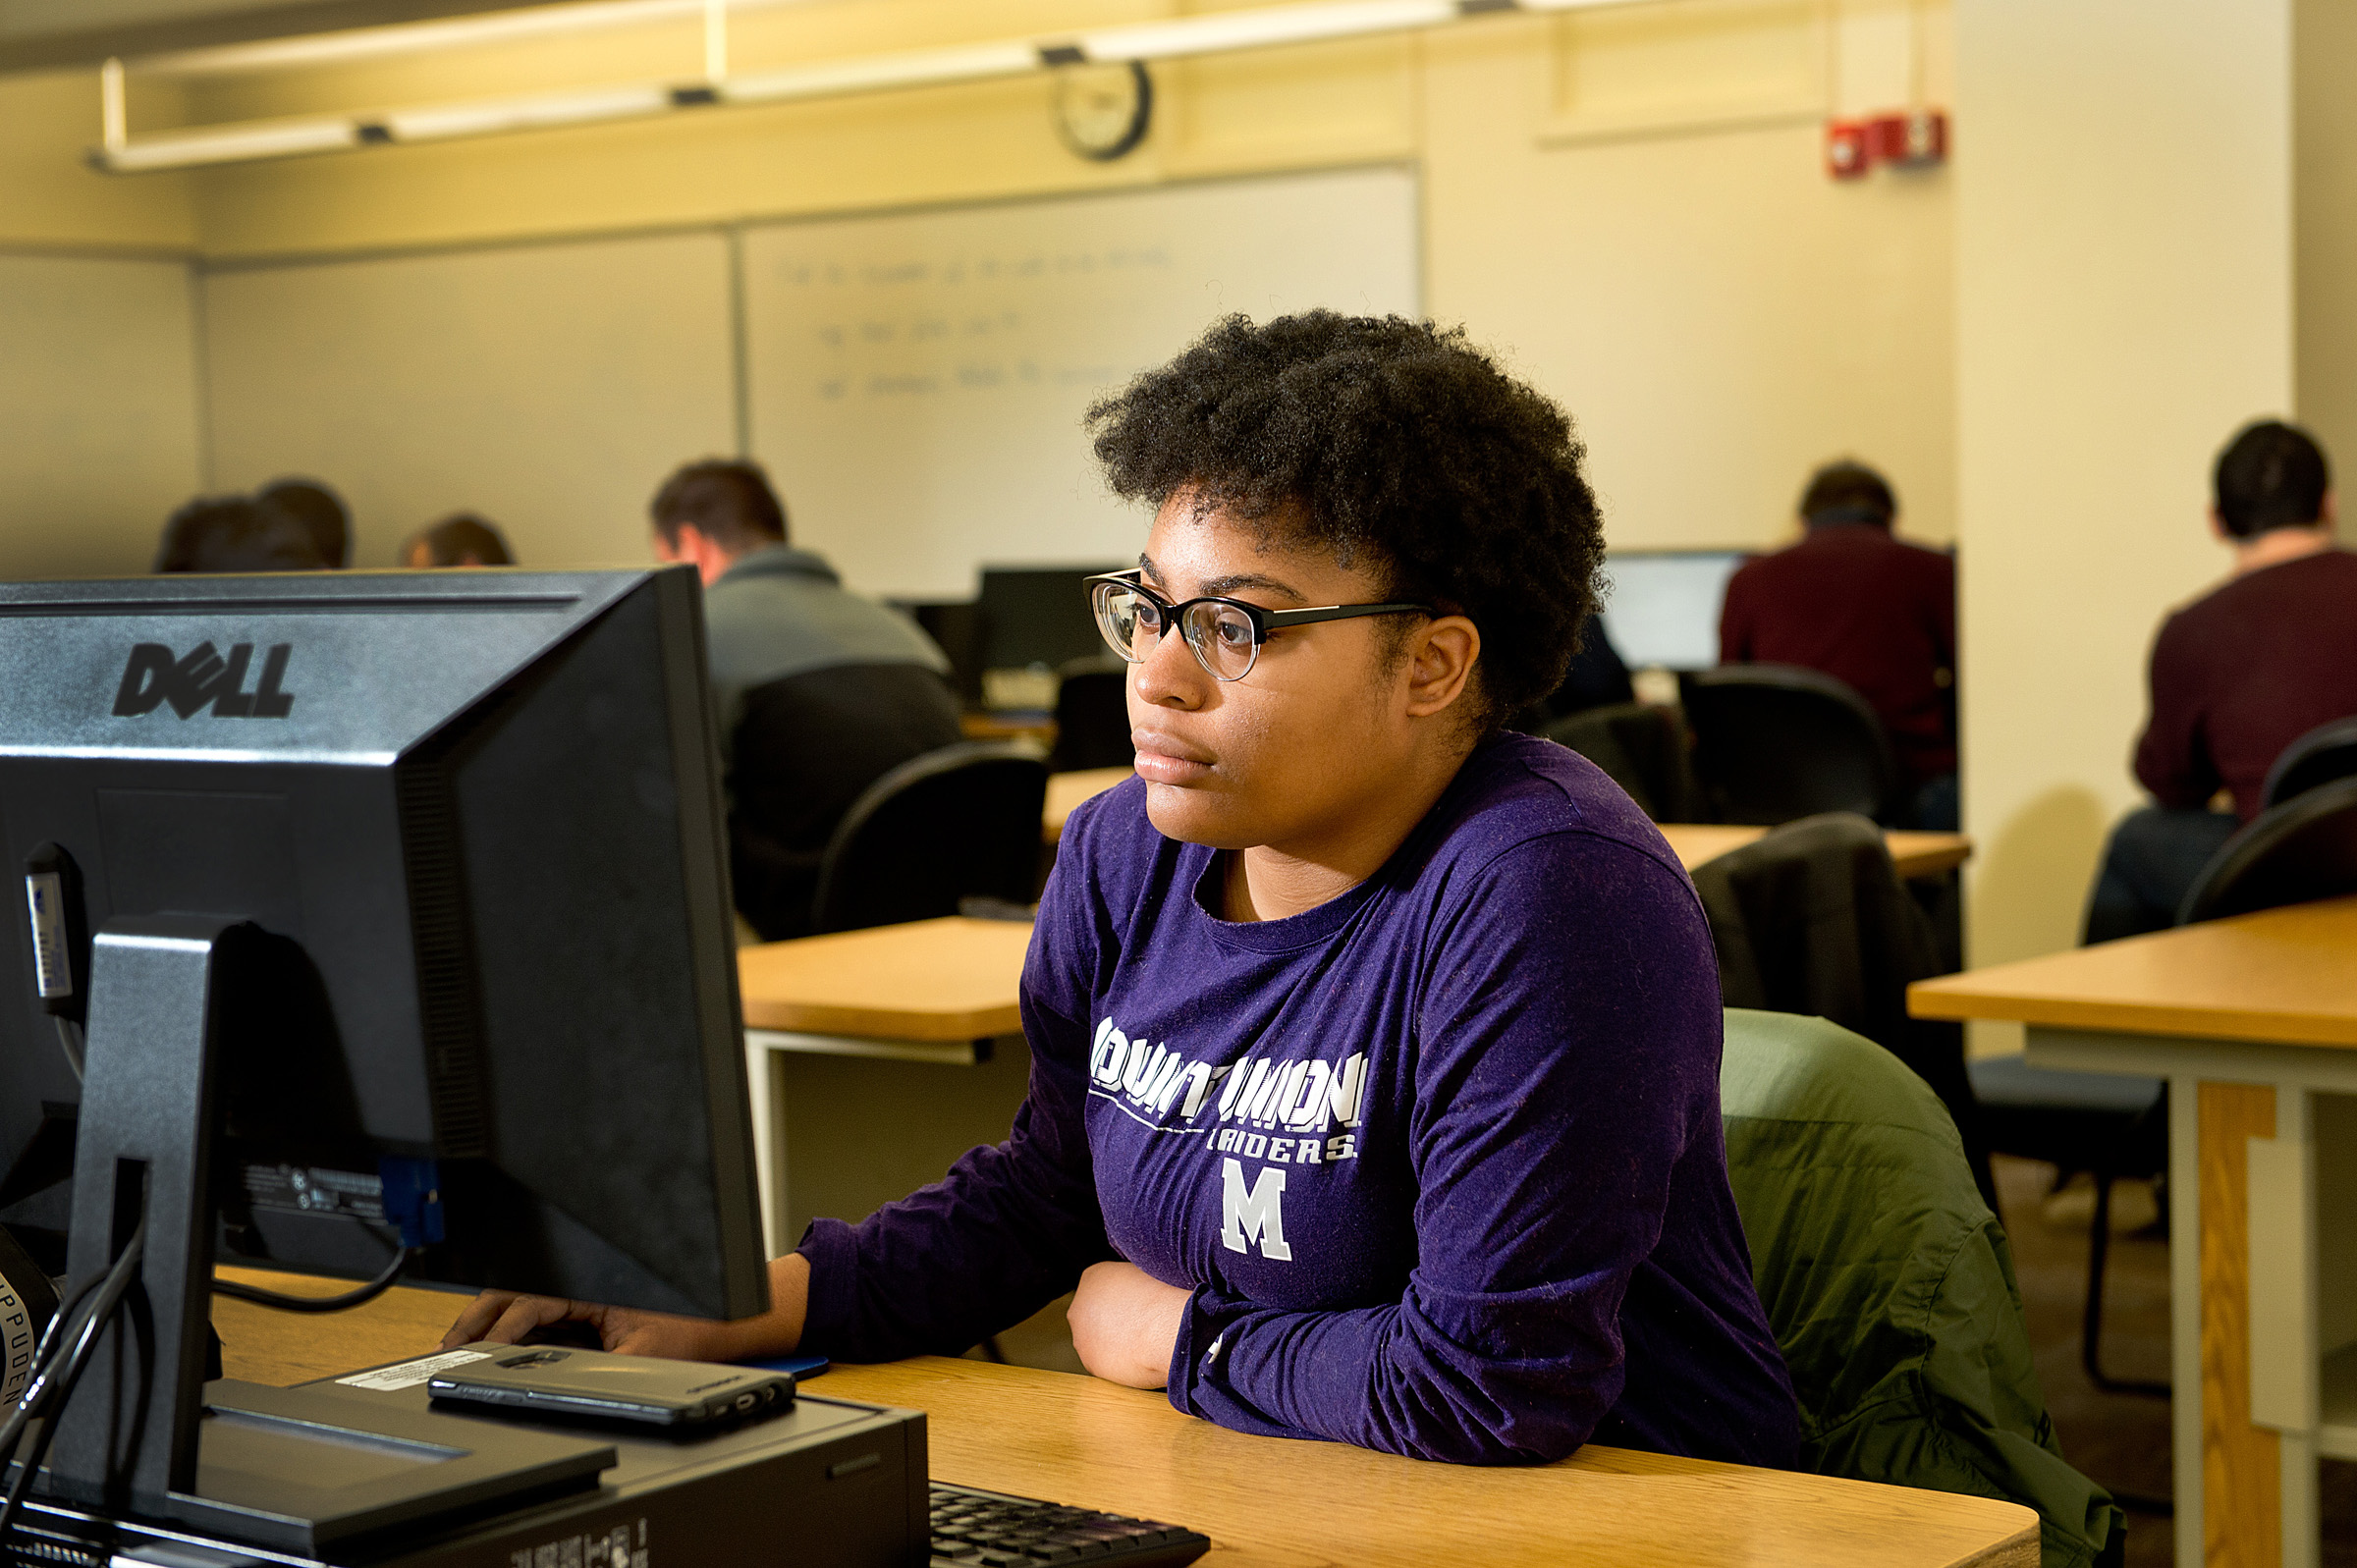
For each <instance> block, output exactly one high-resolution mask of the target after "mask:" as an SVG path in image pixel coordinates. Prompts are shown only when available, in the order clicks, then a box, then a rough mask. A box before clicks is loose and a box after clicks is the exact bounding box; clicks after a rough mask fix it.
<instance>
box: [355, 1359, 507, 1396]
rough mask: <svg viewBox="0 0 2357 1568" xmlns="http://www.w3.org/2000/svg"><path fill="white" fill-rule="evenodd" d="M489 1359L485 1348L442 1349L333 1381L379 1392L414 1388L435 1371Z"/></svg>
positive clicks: (446, 1370)
mask: <svg viewBox="0 0 2357 1568" xmlns="http://www.w3.org/2000/svg"><path fill="white" fill-rule="evenodd" d="M490 1359H491V1352H490V1351H488V1350H445V1351H444V1352H442V1354H440V1355H438V1356H420V1357H418V1358H417V1359H416V1360H415V1361H403V1362H397V1363H395V1364H394V1365H392V1366H390V1367H379V1368H377V1369H376V1371H374V1372H356V1373H354V1374H353V1375H352V1376H351V1377H349V1378H338V1379H336V1381H338V1382H340V1383H343V1384H345V1385H346V1386H347V1387H351V1388H374V1389H376V1390H377V1391H379V1392H380V1393H391V1392H393V1391H394V1390H395V1389H397V1388H414V1387H416V1386H417V1385H418V1384H419V1383H421V1382H423V1381H425V1380H426V1379H428V1378H431V1377H432V1376H433V1375H434V1374H435V1373H437V1372H448V1371H449V1370H450V1369H451V1368H453V1367H464V1366H466V1363H468V1362H470V1361H489V1360H490Z"/></svg>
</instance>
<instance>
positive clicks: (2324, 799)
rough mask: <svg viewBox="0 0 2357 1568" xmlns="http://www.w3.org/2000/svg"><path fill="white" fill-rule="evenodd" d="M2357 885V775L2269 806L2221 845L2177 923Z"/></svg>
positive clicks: (2244, 911) (2328, 894) (2181, 906)
mask: <svg viewBox="0 0 2357 1568" xmlns="http://www.w3.org/2000/svg"><path fill="white" fill-rule="evenodd" d="M2344 892H2357V778H2350V779H2336V780H2333V781H2332V782H2331V783H2330V784H2318V785H2317V786H2316V787H2314V788H2312V789H2308V790H2305V791H2303V792H2301V793H2299V794H2297V795H2294V796H2292V797H2291V798H2290V799H2288V800H2286V801H2284V802H2283V804H2281V805H2279V806H2273V807H2270V808H2269V809H2268V810H2266V811H2262V812H2261V813H2259V815H2258V816H2256V817H2254V818H2252V819H2251V821H2249V822H2248V823H2246V824H2244V825H2243V828H2242V830H2241V831H2240V832H2238V833H2236V834H2235V835H2234V837H2233V838H2228V839H2227V840H2226V841H2225V843H2224V844H2222V845H2220V848H2219V851H2218V853H2217V854H2215V855H2212V856H2211V857H2210V863H2209V864H2208V865H2206V866H2204V867H2203V868H2202V874H2201V876H2199V877H2198V878H2196V879H2195V880H2194V884H2193V887H2192V889H2191V890H2190V891H2189V892H2187V893H2186V894H2185V901H2184V902H2183V903H2182V904H2179V905H2178V906H2177V924H2178V925H2180V926H2189V925H2192V924H2193V923H2194V922H2195V921H2198V920H2217V919H2220V918H2222V917H2223V916H2226V915H2241V914H2249V913H2250V912H2251V911H2252V910H2254V909H2273V908H2275V907H2276V906H2277V905H2279V904H2287V903H2306V902H2307V901H2308V900H2310V899H2312V898H2330V897H2333V896H2334V895H2336V894H2339V893H2344Z"/></svg>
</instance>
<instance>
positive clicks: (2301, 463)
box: [2211, 419, 2332, 539]
mask: <svg viewBox="0 0 2357 1568" xmlns="http://www.w3.org/2000/svg"><path fill="white" fill-rule="evenodd" d="M2211 482H2212V493H2213V496H2214V499H2215V501H2216V503H2217V507H2218V520H2219V523H2220V526H2221V527H2223V528H2224V529H2225V530H2226V532H2227V533H2229V534H2231V535H2233V536H2234V537H2235V538H2237V539H2255V538H2257V537H2258V536H2259V535H2261V534H2263V533H2269V532H2272V531H2273V530H2275V529H2276V528H2312V527H2314V526H2316V524H2317V523H2318V522H2319V521H2321V520H2322V519H2323V517H2324V513H2325V493H2326V492H2327V491H2329V490H2330V489H2331V488H2332V475H2331V470H2330V467H2329V465H2328V464H2327V463H2326V461H2325V454H2324V449H2323V448H2321V447H2319V446H2318V445H2317V444H2316V442H2315V441H2314V440H2313V439H2311V438H2310V436H2309V435H2308V433H2307V432H2306V431H2305V430H2302V429H2300V428H2299V427H2298V426H2297V425H2288V424H2285V423H2284V422H2283V421H2281V420H2280V419H2262V420H2260V421H2258V422H2257V423H2256V424H2251V425H2246V426H2244V427H2243V429H2242V431H2241V432H2240V433H2239V434H2238V435H2236V436H2235V438H2234V439H2233V440H2232V441H2231V442H2229V443H2227V445H2226V450H2225V451H2223V452H2221V453H2220V454H2219V455H2218V468H2217V470H2216V472H2215V473H2214V474H2213V475H2212V481H2211Z"/></svg>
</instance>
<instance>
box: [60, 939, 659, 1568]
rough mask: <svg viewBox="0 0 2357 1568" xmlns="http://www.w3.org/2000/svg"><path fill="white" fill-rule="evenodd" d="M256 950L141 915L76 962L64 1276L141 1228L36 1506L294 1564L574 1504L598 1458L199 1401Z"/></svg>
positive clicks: (101, 1264)
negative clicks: (567, 1497) (370, 1540)
mask: <svg viewBox="0 0 2357 1568" xmlns="http://www.w3.org/2000/svg"><path fill="white" fill-rule="evenodd" d="M258 936H259V933H258V931H257V930H256V928H254V927H253V926H251V925H248V924H247V923H245V922H243V921H241V920H238V919H235V918H232V917H226V916H216V915H156V916H148V917H143V918H139V919H123V920H114V921H110V922H108V923H107V924H106V925H105V926H104V927H103V928H102V929H101V930H100V931H99V932H98V934H97V937H96V940H95V941H93V942H92V944H91V954H90V973H89V996H90V1011H89V1030H88V1037H87V1047H86V1052H85V1077H84V1079H83V1082H82V1118H81V1127H80V1131H79V1136H78V1140H77V1144H76V1149H75V1160H74V1207H73V1215H74V1221H73V1235H72V1240H71V1243H70V1251H69V1263H70V1268H69V1275H68V1276H69V1278H71V1279H72V1280H73V1281H74V1282H75V1283H76V1284H80V1283H81V1282H82V1281H83V1280H86V1279H89V1278H92V1277H94V1276H96V1275H99V1274H102V1273H104V1272H105V1271H106V1270H107V1269H108V1268H109V1266H110V1265H111V1264H112V1263H113V1261H114V1259H115V1258H116V1256H117V1255H118V1254H119V1253H120V1252H121V1250H122V1248H123V1246H124V1244H125V1243H126V1242H127V1241H128V1240H129V1239H130V1238H131V1235H132V1234H133V1232H134V1230H135V1229H137V1225H138V1223H139V1220H140V1218H141V1217H142V1215H143V1216H144V1217H145V1219H146V1225H147V1231H146V1239H145V1242H144V1246H143V1249H142V1252H141V1258H140V1263H139V1266H138V1272H137V1277H136V1279H135V1280H134V1282H133V1284H132V1286H131V1289H130V1291H129V1293H128V1294H127V1295H125V1297H124V1298H123V1309H122V1311H121V1312H120V1313H118V1314H117V1315H116V1318H115V1321H114V1323H113V1324H112V1325H109V1326H108V1327H107V1328H106V1330H105V1331H104V1332H103V1333H102V1334H101V1335H100V1337H99V1338H98V1340H97V1342H96V1344H95V1346H94V1347H93V1350H92V1354H91V1357H90V1360H89V1363H88V1365H87V1366H86V1367H85V1368H84V1370H83V1372H82V1380H81V1382H80V1384H79V1385H78V1386H77V1387H76V1388H75V1390H74V1393H73V1397H72V1399H71V1400H70V1401H69V1403H68V1404H67V1406H66V1408H65V1410H64V1412H63V1413H62V1414H61V1415H60V1416H59V1417H58V1430H57V1435H56V1438H55V1441H54V1443H53V1445H52V1447H51V1449H50V1452H49V1462H48V1471H47V1475H46V1476H45V1477H43V1478H39V1480H40V1482H41V1485H40V1486H39V1487H38V1488H37V1489H38V1490H39V1491H40V1492H41V1493H42V1494H44V1495H46V1496H48V1497H50V1498H53V1499H55V1500H58V1501H61V1502H66V1503H70V1504H79V1505H81V1506H82V1507H84V1508H89V1509H94V1510H96V1511H98V1512H100V1513H103V1514H107V1515H111V1516H114V1517H118V1518H120V1517H140V1518H145V1519H149V1520H156V1521H179V1522H182V1523H186V1524H191V1525H196V1526H199V1527H200V1528H202V1529H204V1530H206V1531H207V1532H211V1533H217V1534H218V1535H220V1536H223V1537H227V1538H230V1539H232V1540H239V1541H250V1542H252V1543H254V1544H256V1545H265V1546H274V1547H278V1548H281V1549H293V1550H300V1551H313V1552H315V1551H318V1550H320V1549H322V1548H324V1547H326V1546H328V1545H329V1544H331V1543H332V1542H336V1541H351V1540H355V1539H356V1538H358V1537H360V1536H363V1535H367V1534H371V1533H374V1532H377V1531H382V1530H386V1529H391V1528H404V1529H414V1528H417V1527H419V1526H421V1525H424V1524H428V1523H443V1522H447V1521H449V1520H451V1519H454V1518H457V1517H462V1516H464V1515H467V1514H471V1513H479V1512H487V1511H491V1510H494V1509H498V1508H505V1507H510V1506H513V1505H514V1504H516V1503H518V1502H520V1501H522V1500H524V1499H526V1498H529V1497H536V1496H546V1495H549V1494H552V1493H554V1492H561V1491H563V1490H565V1489H568V1488H571V1487H592V1486H594V1485H595V1484H596V1481H597V1477H598V1475H599V1473H600V1472H601V1471H603V1470H605V1469H606V1468H607V1467H609V1466H611V1465H612V1464H613V1463H614V1462H615V1452H614V1448H613V1446H612V1444H611V1443H607V1442H602V1441H597V1440H592V1439H588V1438H583V1437H579V1436H573V1435H565V1434H560V1433H546V1432H536V1431H530V1430H513V1429H502V1428H492V1427H486V1426H484V1425H482V1424H479V1423H470V1422H464V1421H461V1420H459V1419H457V1418H453V1417H447V1416H439V1415H435V1414H433V1413H432V1412H430V1411H426V1412H398V1413H395V1412H388V1413H386V1414H385V1415H383V1416H381V1417H379V1416H374V1415H371V1414H370V1413H368V1412H367V1411H365V1410H364V1409H363V1408H362V1407H359V1406H356V1404H355V1403H354V1402H353V1401H352V1400H350V1399H349V1398H339V1397H337V1396H336V1395H334V1394H333V1393H328V1392H322V1391H320V1390H317V1389H306V1388H265V1387H261V1386H258V1385H255V1384H251V1383H239V1382H233V1381H228V1380H223V1381H219V1382H214V1383H212V1384H209V1385H208V1384H206V1383H205V1382H204V1381H203V1369H204V1356H205V1342H204V1341H205V1328H206V1325H207V1322H208V1318H209V1311H208V1308H209V1303H210V1300H211V1295H212V1271H213V1225H214V1206H213V1203H212V1200H211V1192H212V1182H211V1178H212V1154H213V1147H212V1146H213V1135H214V1131H215V1128H216V1126H217V1124H218V1108H217V1099H218V1096H217V1080H218V1079H219V1077H220V1064H221V1061H222V1058H223V1056H224V1054H225V1053H224V1050H223V1041H222V1038H221V1037H222V1034H223V1026H224V1024H225V1022H229V1021H230V1020H232V1019H234V1016H235V1015H234V1012H233V1011H232V1010H231V1009H230V1008H229V1007H228V1006H226V1005H225V998H227V997H229V996H230V995H231V994H232V992H233V990H234V988H235V987H236V986H237V984H238V982H239V981H240V979H241V977H242V976H241V963H242V957H243V949H245V948H246V947H247V944H248V943H250V942H252V941H253V940H254V939H256V938H257V937H258ZM262 1000H264V1001H265V1003H266V999H262ZM233 1026H234V1025H233Z"/></svg>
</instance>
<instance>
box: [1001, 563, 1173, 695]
mask: <svg viewBox="0 0 2357 1568" xmlns="http://www.w3.org/2000/svg"><path fill="white" fill-rule="evenodd" d="M1135 564H1136V563H1134V562H1130V563H1126V565H1130V566H1134V565H1135ZM1123 567H1124V563H1122V562H1118V561H1117V562H1112V563H1109V564H1106V565H1101V566H1094V567H985V568H982V596H981V600H980V604H981V607H982V668H983V669H985V670H1023V669H1029V668H1032V667H1034V666H1039V667H1044V668H1046V669H1049V670H1054V669H1056V668H1057V667H1058V666H1060V665H1063V664H1066V663H1068V662H1069V661H1071V660H1074V659H1092V658H1095V657H1096V656H1097V655H1099V654H1101V653H1104V652H1105V651H1106V650H1105V639H1104V637H1103V635H1102V634H1100V633H1099V632H1098V630H1097V622H1096V617H1095V616H1093V615H1092V614H1091V613H1090V612H1089V608H1088V592H1087V590H1086V589H1084V588H1082V587H1081V583H1082V582H1084V581H1085V580H1087V579H1088V578H1089V577H1092V576H1094V575H1096V574H1097V573H1099V572H1104V571H1119V570H1121V569H1122V568H1123Z"/></svg>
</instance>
